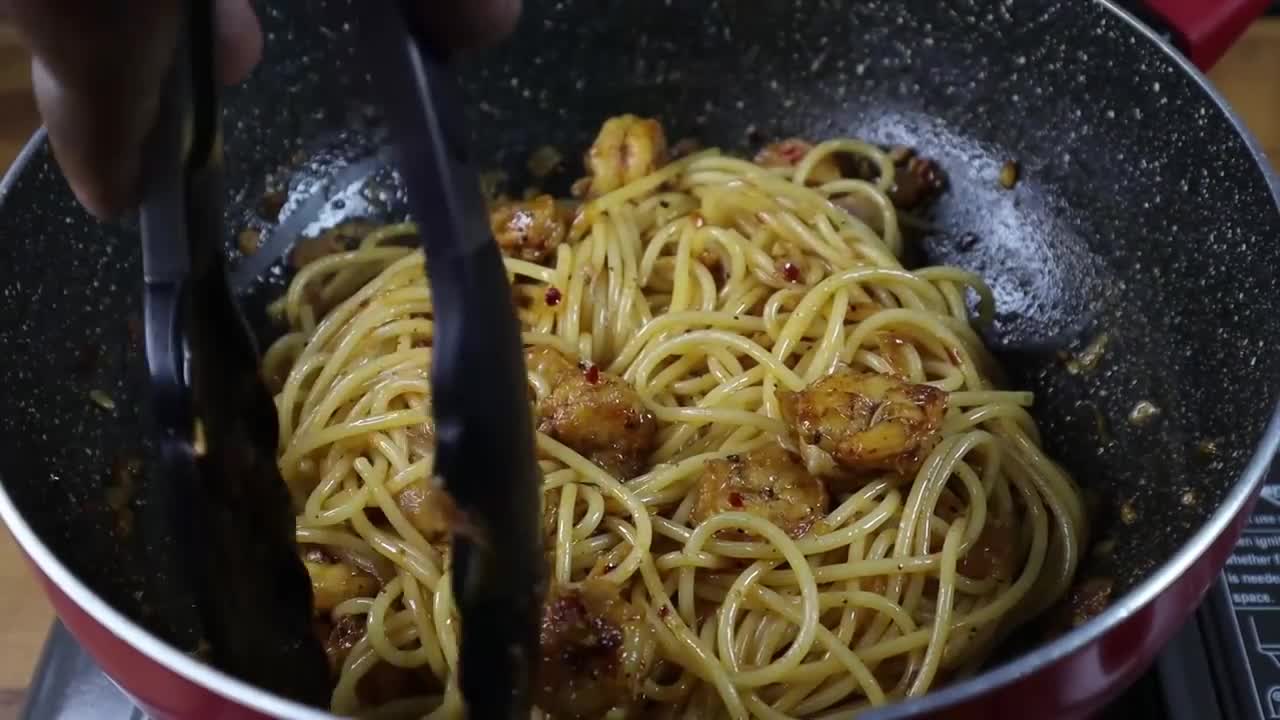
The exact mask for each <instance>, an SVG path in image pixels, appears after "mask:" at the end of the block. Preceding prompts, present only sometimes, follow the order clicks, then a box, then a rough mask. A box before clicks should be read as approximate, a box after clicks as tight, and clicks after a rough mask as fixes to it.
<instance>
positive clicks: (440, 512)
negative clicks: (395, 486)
mask: <svg viewBox="0 0 1280 720" xmlns="http://www.w3.org/2000/svg"><path fill="white" fill-rule="evenodd" d="M446 503H447V498H446V497H445V494H444V490H442V489H440V488H437V487H433V486H431V485H430V484H429V482H428V481H427V480H416V481H414V482H412V483H409V484H408V485H407V486H405V488H404V489H403V490H401V491H400V492H399V493H398V494H397V495H396V505H399V506H400V512H402V513H404V516H405V519H406V520H408V521H409V524H411V525H413V526H414V527H415V528H417V529H418V532H420V533H422V536H423V537H424V538H426V539H427V540H429V541H432V542H435V541H439V540H444V539H445V537H446V536H447V535H448V534H449V528H450V524H449V521H450V517H449V507H448V505H447V504H446Z"/></svg>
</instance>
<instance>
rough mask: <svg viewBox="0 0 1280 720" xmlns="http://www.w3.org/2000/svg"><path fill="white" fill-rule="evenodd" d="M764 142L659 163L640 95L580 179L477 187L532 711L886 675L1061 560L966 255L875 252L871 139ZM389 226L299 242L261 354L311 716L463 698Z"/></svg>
mask: <svg viewBox="0 0 1280 720" xmlns="http://www.w3.org/2000/svg"><path fill="white" fill-rule="evenodd" d="M774 149H775V150H780V151H781V155H782V156H783V157H784V158H786V162H781V163H779V162H770V161H768V159H767V158H765V159H761V161H760V162H749V161H746V160H741V159H736V158H733V157H728V156H726V155H722V154H720V153H719V152H717V151H714V150H707V151H701V152H697V153H694V154H691V155H687V156H685V157H683V158H680V159H678V160H675V161H672V162H669V163H665V162H664V161H665V155H664V151H665V141H664V140H663V139H662V137H661V128H659V127H657V125H656V123H652V121H641V120H639V119H637V118H634V117H631V116H623V117H621V118H614V119H612V120H610V121H609V123H607V124H606V126H605V128H604V130H602V132H601V135H600V138H599V139H598V140H597V142H596V144H595V145H594V146H593V148H592V150H591V152H590V153H589V154H588V156H587V164H588V169H589V171H590V172H591V175H590V176H589V177H588V178H587V180H586V181H584V183H583V184H582V185H580V186H579V187H578V190H579V191H580V192H581V193H582V194H584V195H585V196H586V199H585V201H584V202H583V203H582V204H581V205H580V206H577V207H573V208H569V207H567V206H566V205H565V204H564V203H563V202H561V203H552V202H550V201H547V200H544V199H541V198H539V199H537V200H533V201H529V202H527V203H526V204H524V205H520V204H507V205H504V206H501V208H503V209H500V210H499V211H497V212H498V213H499V214H501V213H505V214H502V216H501V218H500V219H499V220H496V221H495V222H498V223H499V226H498V227H497V228H496V229H497V230H498V239H499V241H500V242H501V243H503V246H504V250H507V251H508V252H507V254H508V260H507V267H508V270H509V272H510V274H511V277H512V279H513V289H514V295H515V300H516V305H517V308H518V310H517V311H518V314H519V316H520V318H521V321H522V323H523V327H524V332H525V342H526V346H527V348H529V352H530V354H529V366H530V385H531V388H532V395H534V396H536V400H535V402H536V403H537V413H536V414H537V417H538V418H539V421H538V423H539V424H538V428H539V433H538V436H537V447H538V450H539V453H540V458H541V459H540V463H541V469H542V473H543V476H544V501H545V502H544V517H545V518H546V529H547V541H548V547H547V550H548V567H549V568H550V570H549V572H550V575H551V578H552V583H553V590H552V596H551V597H550V598H549V599H548V617H547V621H546V623H544V627H543V644H544V653H553V655H549V656H548V659H549V660H552V661H554V660H557V658H558V659H559V660H560V661H563V662H551V665H552V667H544V668H543V675H542V676H540V682H542V683H543V685H542V686H541V689H540V694H539V698H540V700H539V702H540V706H541V709H540V710H539V712H543V713H546V714H547V715H554V716H556V717H575V716H576V717H590V716H602V715H605V714H606V712H605V711H612V712H614V713H617V714H625V713H626V712H627V711H628V710H633V711H638V710H643V711H644V712H645V713H652V714H653V715H655V716H658V717H682V718H683V717H689V718H692V717H699V718H701V717H721V716H723V717H732V718H746V717H758V718H782V717H814V716H822V715H825V714H828V713H834V712H836V711H845V710H849V709H852V708H857V707H860V706H863V705H879V704H883V703H887V702H890V701H893V700H895V699H899V698H904V697H908V696H916V695H920V694H922V693H925V692H927V691H928V690H929V689H930V688H931V687H933V686H935V685H936V684H938V683H939V682H942V681H944V680H946V679H947V678H952V677H956V676H958V675H963V674H964V673H966V672H970V671H972V670H974V669H975V668H977V667H978V666H979V665H980V664H981V663H982V662H983V660H984V658H985V657H986V656H987V654H988V652H989V651H990V650H991V649H992V647H993V646H994V645H995V644H996V643H998V642H999V641H1000V640H1001V638H1002V637H1004V636H1005V635H1006V634H1007V633H1008V632H1009V631H1010V630H1012V629H1013V628H1015V627H1017V626H1018V625H1020V624H1021V623H1023V622H1024V621H1026V620H1028V619H1029V618H1032V617H1034V616H1036V615H1037V614H1039V613H1041V612H1042V611H1044V610H1045V609H1046V608H1048V607H1049V606H1050V605H1051V604H1053V603H1054V602H1056V601H1057V600H1058V599H1059V598H1060V597H1061V596H1062V595H1063V594H1064V592H1065V591H1066V589H1067V587H1068V585H1069V583H1070V581H1071V579H1072V575H1073V573H1074V571H1075V567H1076V564H1077V561H1078V556H1079V553H1080V549H1081V548H1082V547H1083V544H1084V540H1085V539H1084V535H1085V533H1086V529H1087V528H1086V521H1085V517H1084V510H1083V507H1082V502H1081V498H1080V494H1079V492H1078V490H1077V488H1076V487H1075V485H1074V484H1073V482H1072V481H1071V479H1070V478H1069V477H1068V476H1067V475H1066V474H1065V473H1064V472H1063V471H1062V470H1061V469H1060V468H1059V467H1058V466H1057V465H1055V464H1054V462H1052V461H1051V460H1050V459H1049V458H1048V457H1046V456H1045V454H1044V453H1043V451H1042V450H1041V449H1040V438H1039V434H1038V431H1037V429H1036V425H1035V423H1034V421H1033V420H1032V418H1031V416H1030V415H1029V414H1028V411H1027V408H1028V407H1029V406H1030V405H1031V402H1032V398H1031V395H1030V393H1026V392H1015V391H1005V390H1001V389H998V385H997V379H998V378H999V370H998V367H997V366H996V363H995V362H994V360H993V359H992V358H991V357H990V355H989V354H988V353H987V352H986V350H985V349H984V348H983V346H982V343H981V341H980V339H979V337H978V335H977V334H976V333H975V332H974V330H973V329H972V327H971V325H970V321H969V307H970V302H971V301H973V300H976V307H977V309H978V315H979V321H985V320H986V319H987V318H988V317H989V315H990V313H991V311H992V305H993V301H992V297H991V294H990V292H989V291H988V290H987V289H986V287H985V286H984V284H983V283H982V282H981V280H980V279H979V278H977V277H976V276H974V275H972V274H971V273H968V272H966V271H963V270H960V269H957V268H951V267H927V268H920V269H915V270H907V269H905V268H904V267H903V265H902V264H901V262H900V261H899V259H898V257H899V256H900V254H901V251H902V249H903V237H902V235H903V233H902V224H903V223H906V222H909V220H908V219H907V217H906V216H905V214H903V215H900V213H899V209H898V208H895V206H894V200H893V197H892V193H893V191H894V189H895V188H896V187H898V185H900V183H896V182H895V173H900V172H901V167H900V165H901V163H900V162H897V160H898V159H895V158H894V157H893V156H891V155H890V154H889V153H888V152H886V151H884V150H882V149H880V148H878V147H875V146H873V145H869V144H866V143H862V142H858V141H855V140H832V141H828V142H824V143H821V144H818V145H816V146H812V147H811V146H808V145H807V144H803V143H796V142H795V141H792V144H791V145H789V146H780V147H775V148H774ZM766 165H770V166H766ZM849 168H862V170H856V169H855V170H850V169H849ZM513 208H514V209H513ZM570 212H572V217H573V220H572V223H571V224H570V222H569V220H568V217H569V216H568V215H567V214H566V213H570ZM522 213H523V214H522ZM547 213H552V215H547ZM556 213H559V215H556ZM495 217H496V216H495ZM557 217H559V218H561V219H562V221H563V226H561V227H559V228H557V227H556V225H555V223H556V218H557ZM504 228H505V229H507V230H512V229H514V230H516V231H519V232H516V233H515V235H514V236H508V235H504ZM414 232H415V229H414V228H413V227H412V226H411V225H408V224H402V225H390V226H386V227H382V228H379V229H376V230H374V231H373V232H371V233H369V234H368V235H367V236H366V237H364V239H363V240H362V241H361V242H360V243H359V245H358V247H355V248H354V249H352V250H349V251H345V252H340V253H337V254H333V255H329V256H327V257H322V258H320V259H316V260H314V261H313V262H310V263H309V264H307V265H305V266H304V267H302V268H301V269H300V270H299V272H298V273H297V274H296V276H295V277H294V279H293V281H292V284H291V285H290V287H289V289H288V291H287V294H286V295H285V296H284V297H283V298H282V300H281V301H280V304H279V309H280V311H281V312H282V313H283V316H284V317H285V318H286V320H287V323H288V325H289V327H290V332H289V333H288V334H286V335H285V336H283V337H282V338H281V339H280V340H279V341H277V342H276V343H275V344H274V345H273V346H272V347H271V349H270V350H269V352H268V353H267V356H266V358H265V365H266V368H267V372H268V374H269V375H271V376H274V377H275V378H276V380H277V382H278V388H279V390H278V394H277V395H276V402H277V405H278V408H279V411H280V413H279V415H280V437H281V438H282V444H281V454H280V466H281V469H282V472H283V475H284V477H285V479H286V481H287V482H288V483H289V485H290V488H291V489H292V491H293V492H294V495H295V497H296V499H297V505H298V508H299V514H298V518H297V528H298V529H297V538H298V540H299V542H300V543H301V544H302V545H303V547H305V548H308V551H307V552H308V555H307V565H308V569H309V570H310V571H311V572H312V577H313V581H314V583H315V588H316V598H317V599H316V605H317V611H318V613H319V614H320V616H321V622H322V624H323V625H324V629H325V631H326V632H327V633H328V637H329V647H330V650H331V652H332V654H333V659H334V663H335V672H336V676H337V681H336V688H335V690H334V694H333V709H334V710H335V711H336V712H339V713H357V712H359V713H370V714H374V715H378V714H381V713H385V714H389V715H394V716H400V715H409V716H413V715H426V716H429V717H451V716H455V715H457V714H459V712H460V711H461V708H462V706H461V699H460V697H459V694H458V691H457V687H456V685H455V684H454V683H453V681H452V678H453V677H454V674H455V672H456V670H457V660H458V651H457V646H458V636H459V632H460V629H459V627H458V625H457V623H456V620H455V618H454V616H453V615H452V614H451V608H452V602H451V598H450V590H449V583H448V581H447V574H448V561H447V557H446V553H447V547H448V546H447V532H448V529H449V523H450V522H451V521H452V520H453V519H452V518H451V517H450V515H449V512H448V503H447V502H446V501H445V499H443V498H442V497H440V491H439V490H436V489H435V488H434V486H433V485H431V483H429V482H428V480H429V476H430V472H431V435H430V432H431V430H430V424H429V416H430V396H429V383H428V373H427V368H428V366H429V353H428V352H426V351H425V350H424V348H427V347H429V346H430V343H431V336H432V322H431V298H430V293H429V291H428V288H427V285H426V282H425V277H424V270H423V263H422V257H421V255H420V253H418V252H416V251H414V250H412V249H411V248H410V247H408V246H406V245H407V243H404V241H405V240H407V239H411V238H412V237H413V234H414ZM508 241H510V242H508ZM611 422H616V423H617V424H616V425H610V423H611ZM575 423H577V424H576V425H575ZM566 613H567V614H566ZM584 628H586V629H587V630H584ZM588 631H589V632H588ZM584 632H585V633H586V634H584ZM585 646H589V647H587V650H590V652H587V650H584V647H585ZM548 647H550V648H552V649H551V650H548ZM554 653H560V654H559V655H554ZM575 653H576V654H575ZM557 673H559V674H561V675H564V676H565V677H564V678H559V677H555V675H556V674H557Z"/></svg>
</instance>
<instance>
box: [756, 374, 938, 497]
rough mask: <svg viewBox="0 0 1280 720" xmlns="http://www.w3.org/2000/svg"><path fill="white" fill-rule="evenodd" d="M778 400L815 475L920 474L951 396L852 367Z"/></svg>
mask: <svg viewBox="0 0 1280 720" xmlns="http://www.w3.org/2000/svg"><path fill="white" fill-rule="evenodd" d="M778 399H779V401H780V402H781V405H782V414H783V418H784V419H785V420H786V421H787V424H788V425H790V426H791V428H792V430H793V432H794V433H795V437H796V441H797V443H798V444H799V446H800V452H801V456H802V457H803V458H804V460H805V464H806V465H807V466H808V468H809V471H810V472H812V473H814V474H815V475H837V476H840V475H849V474H857V473H862V472H874V471H879V470H890V471H893V472H898V473H901V474H908V473H912V472H915V471H916V470H917V469H918V468H919V467H920V463H921V462H922V461H923V460H924V457H925V455H927V454H928V452H929V450H931V449H932V448H933V446H934V445H935V444H936V443H937V441H938V429H939V427H940V426H941V425H942V417H943V415H944V414H945V413H946V410H947V394H946V392H944V391H942V390H939V389H937V388H935V387H933V386H932V385H916V384H913V383H908V382H904V381H902V380H898V379H896V378H894V377H891V376H889V375H878V374H875V373H866V372H855V371H853V370H847V369H846V370H839V371H836V372H835V373H833V374H831V375H828V376H826V377H824V378H822V379H821V380H818V381H817V382H815V383H813V384H812V385H810V386H809V387H807V388H805V389H804V390H801V391H800V392H798V393H790V392H787V393H779V394H778Z"/></svg>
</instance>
